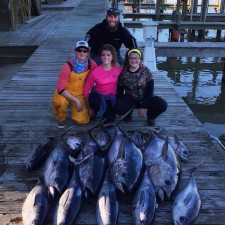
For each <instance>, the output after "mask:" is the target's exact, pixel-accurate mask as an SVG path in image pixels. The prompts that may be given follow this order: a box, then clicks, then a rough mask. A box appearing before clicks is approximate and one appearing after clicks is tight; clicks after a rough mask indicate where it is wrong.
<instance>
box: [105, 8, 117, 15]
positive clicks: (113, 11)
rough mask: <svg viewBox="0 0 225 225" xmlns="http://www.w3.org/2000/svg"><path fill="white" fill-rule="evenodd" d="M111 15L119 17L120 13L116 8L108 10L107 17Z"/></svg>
mask: <svg viewBox="0 0 225 225" xmlns="http://www.w3.org/2000/svg"><path fill="white" fill-rule="evenodd" d="M111 14H114V15H117V16H119V15H120V11H119V9H117V8H110V9H108V10H107V16H109V15H111Z"/></svg>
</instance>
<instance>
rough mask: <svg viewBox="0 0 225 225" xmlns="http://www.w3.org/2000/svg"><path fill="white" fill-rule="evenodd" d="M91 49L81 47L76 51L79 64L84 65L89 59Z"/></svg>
mask: <svg viewBox="0 0 225 225" xmlns="http://www.w3.org/2000/svg"><path fill="white" fill-rule="evenodd" d="M88 52H89V49H87V48H85V47H79V48H77V49H76V50H75V55H76V59H77V61H78V62H79V63H84V62H85V60H86V59H87V56H88Z"/></svg>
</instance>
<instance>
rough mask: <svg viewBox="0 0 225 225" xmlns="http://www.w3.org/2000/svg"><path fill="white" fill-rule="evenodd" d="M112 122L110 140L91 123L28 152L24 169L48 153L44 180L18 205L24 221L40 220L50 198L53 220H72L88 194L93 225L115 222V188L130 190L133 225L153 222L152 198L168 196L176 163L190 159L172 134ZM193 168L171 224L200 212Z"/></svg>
mask: <svg viewBox="0 0 225 225" xmlns="http://www.w3.org/2000/svg"><path fill="white" fill-rule="evenodd" d="M113 125H114V127H115V133H114V136H113V138H112V137H111V134H110V132H109V131H108V130H107V129H106V128H104V127H103V126H101V124H96V126H97V127H98V128H99V129H98V131H97V134H96V135H95V136H94V135H93V129H95V126H94V127H92V128H91V129H89V130H88V131H87V132H85V135H84V134H78V133H69V132H68V133H67V132H66V133H65V134H63V135H62V137H61V139H60V140H56V139H50V140H48V142H47V143H45V144H42V145H39V146H38V147H37V148H36V149H35V150H34V151H33V152H32V153H31V154H30V156H29V157H28V159H27V162H26V169H27V170H34V169H36V168H38V165H41V161H42V160H44V161H45V158H46V155H47V154H49V155H48V158H47V160H46V162H45V169H44V182H42V183H40V182H39V183H38V184H37V185H36V186H35V187H34V188H33V189H32V191H31V192H30V193H29V194H28V196H27V198H26V200H25V202H24V204H23V209H22V218H23V221H24V225H30V224H40V225H41V224H43V221H44V218H45V217H46V215H47V208H48V204H49V196H51V198H52V199H57V205H56V207H55V211H54V217H53V224H54V225H64V224H65V225H70V224H73V223H74V221H75V219H76V217H77V215H78V213H79V210H80V207H81V204H82V198H83V196H85V197H86V198H88V196H89V194H92V195H96V194H97V195H98V197H97V204H96V218H97V222H98V224H100V225H101V224H102V225H108V224H116V223H117V220H118V214H119V204H118V200H117V190H119V191H120V192H122V193H126V192H133V193H134V195H133V207H132V212H133V220H134V223H135V224H137V225H139V224H140V225H144V224H146V225H147V224H151V223H152V222H153V220H154V217H155V213H156V208H157V202H156V201H157V199H160V200H161V201H164V200H165V199H170V198H171V196H172V194H173V193H174V192H175V190H176V188H177V186H178V182H179V179H180V176H181V161H188V160H189V154H188V150H187V148H186V147H185V145H184V144H183V143H182V142H180V141H179V140H178V137H177V136H176V135H175V136H174V137H169V138H165V137H163V136H161V135H156V134H154V133H153V132H147V133H143V132H138V131H129V132H125V131H124V130H123V129H121V128H120V127H119V126H118V124H117V123H115V124H113ZM84 136H86V140H85V141H84ZM40 149H42V150H43V152H42V153H41V154H39V152H40V151H42V150H40ZM52 149H53V150H52ZM42 155H43V156H42ZM37 156H38V157H37ZM196 168H197V167H196ZM196 168H193V169H192V170H190V179H189V181H188V183H187V184H186V187H184V188H183V189H182V190H181V192H180V193H179V194H178V195H177V196H176V197H175V201H174V206H173V210H172V215H173V221H174V224H176V225H185V224H191V223H192V222H193V221H194V220H195V219H196V218H197V216H198V214H199V211H200V206H201V199H200V195H199V192H198V189H197V185H196V183H195V180H194V178H193V175H192V173H193V172H194V170H195V169H196ZM31 214H32V217H31V216H30V215H31ZM28 217H29V219H28ZM34 221H35V222H34Z"/></svg>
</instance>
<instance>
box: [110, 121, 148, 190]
mask: <svg viewBox="0 0 225 225" xmlns="http://www.w3.org/2000/svg"><path fill="white" fill-rule="evenodd" d="M115 127H116V134H115V137H114V141H113V143H112V145H111V147H110V150H109V159H110V162H111V164H110V176H111V178H112V180H113V182H114V184H115V185H116V187H117V188H118V189H119V190H120V191H122V192H124V188H123V186H125V187H126V189H127V190H129V191H132V190H133V189H134V187H135V186H136V184H137V183H138V181H139V178H140V177H141V175H142V172H143V166H144V160H143V155H142V152H141V150H140V149H139V148H138V147H137V146H136V145H135V144H134V142H133V141H132V139H131V138H129V137H128V136H127V135H126V134H125V133H124V131H123V130H122V129H120V128H119V127H118V126H117V125H116V124H115ZM111 160H112V161H111Z"/></svg>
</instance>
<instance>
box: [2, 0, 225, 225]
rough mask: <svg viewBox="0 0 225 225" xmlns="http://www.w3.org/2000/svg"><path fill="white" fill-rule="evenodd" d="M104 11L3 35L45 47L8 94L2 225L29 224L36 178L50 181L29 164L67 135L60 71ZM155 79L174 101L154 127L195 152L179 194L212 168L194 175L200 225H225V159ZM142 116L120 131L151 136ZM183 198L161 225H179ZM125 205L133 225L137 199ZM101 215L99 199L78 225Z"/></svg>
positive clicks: (166, 210) (49, 14)
mask: <svg viewBox="0 0 225 225" xmlns="http://www.w3.org/2000/svg"><path fill="white" fill-rule="evenodd" d="M69 1H71V2H72V0H68V2H69ZM104 4H105V2H104V1H103V0H96V1H84V0H83V1H81V2H80V3H79V5H77V7H75V8H73V9H69V10H63V11H60V10H57V11H56V10H51V11H50V10H49V11H45V12H43V13H46V16H44V17H43V18H42V20H40V21H39V22H37V23H35V25H34V26H31V24H29V23H27V24H22V25H21V26H20V27H18V29H17V31H15V32H11V33H9V32H3V33H0V47H1V46H18V45H19V46H30V45H34V46H38V47H37V49H36V50H35V52H34V53H33V54H32V56H31V57H30V58H29V59H28V60H27V61H26V63H25V64H24V65H23V66H22V67H21V69H20V70H19V71H18V73H16V74H15V75H14V76H13V78H12V79H11V80H10V82H9V83H7V84H6V85H5V87H4V89H3V90H2V91H1V93H0V108H1V110H0V137H1V138H0V201H1V204H0V224H1V225H15V224H16V225H22V218H21V208H22V204H23V202H24V200H25V198H26V195H27V193H29V191H30V190H31V188H33V187H34V185H35V184H36V178H38V177H41V176H42V174H43V170H42V169H40V170H37V171H33V172H27V171H26V170H25V161H26V158H27V156H28V155H29V153H30V152H31V151H32V150H33V149H34V148H35V147H36V146H37V145H38V144H40V143H43V142H44V141H45V140H46V137H52V136H54V137H57V136H59V135H60V134H62V133H63V131H61V130H59V129H58V128H57V127H56V122H55V119H54V117H53V115H52V105H51V100H52V96H53V93H54V89H55V87H56V82H57V78H58V74H59V70H60V67H61V65H62V64H63V63H64V62H65V61H66V60H67V59H68V58H70V57H71V56H72V55H73V49H74V42H75V41H78V40H80V39H82V38H83V37H84V35H85V32H86V31H87V30H88V29H89V28H90V27H92V26H93V25H94V24H96V23H98V22H100V21H101V20H102V19H103V18H104V16H105V14H104V7H105V5H104ZM32 29H33V30H32ZM35 32H36V33H35ZM29 35H31V36H29ZM16 40H18V42H17V41H16ZM154 78H155V89H156V91H155V94H156V95H160V96H162V97H163V98H164V99H165V100H166V101H167V102H168V110H167V112H166V113H164V114H163V115H161V116H160V117H159V118H157V121H156V126H155V127H154V128H155V129H160V128H162V127H164V134H165V135H168V136H173V135H174V134H175V133H176V134H177V135H178V137H179V138H180V140H181V141H182V142H183V143H184V144H185V145H186V146H187V148H188V149H189V153H190V160H189V161H188V162H187V163H182V171H183V173H182V177H181V181H180V184H179V189H181V188H182V187H183V186H184V184H185V183H186V181H187V179H188V174H187V172H186V171H185V170H186V169H188V168H191V167H192V166H194V165H196V164H198V163H200V162H202V161H204V163H203V165H202V166H201V167H200V168H199V169H198V170H197V171H196V172H195V173H194V177H195V180H196V183H197V185H198V188H199V191H200V194H201V198H202V208H201V214H200V215H199V217H198V219H197V221H196V222H195V224H201V225H210V224H214V225H224V221H225V195H224V192H225V164H224V161H225V152H224V151H223V150H222V149H221V147H220V146H219V145H218V144H217V143H214V142H212V141H211V140H210V138H209V136H208V134H207V131H206V130H205V128H204V127H203V125H202V124H201V123H200V122H199V121H198V120H197V118H196V117H195V115H194V114H193V113H192V111H191V110H190V109H189V108H188V106H187V105H186V103H185V102H184V101H183V100H182V99H181V98H180V97H179V96H178V95H177V93H176V92H175V90H174V88H173V86H172V85H171V84H169V83H168V81H167V79H166V75H165V74H164V73H163V72H157V73H154ZM134 114H135V115H134V121H132V122H131V123H125V122H121V124H120V126H121V127H122V128H124V129H125V130H146V131H147V130H150V129H151V127H148V126H147V124H146V119H140V118H137V116H136V111H135V113H134ZM91 125H93V122H92V123H90V124H88V125H83V126H76V125H75V124H74V123H73V122H72V121H71V120H70V119H68V121H67V124H66V126H67V128H69V127H70V126H76V130H77V131H86V130H87V128H88V127H90V126H91ZM112 132H113V130H112ZM175 196H176V194H175ZM175 196H173V198H172V199H171V200H169V201H165V202H158V208H157V212H156V217H155V221H154V224H155V225H170V224H172V206H173V200H174V197H175ZM119 205H120V212H119V221H118V224H121V225H130V224H132V211H131V208H132V198H131V196H130V195H128V196H122V195H121V194H120V195H119ZM95 208H96V202H95V198H93V199H88V200H83V204H82V208H81V211H80V213H79V216H78V218H77V220H76V222H75V224H78V225H81V224H85V225H93V224H97V222H96V217H95ZM51 221H52V211H49V213H48V218H47V222H46V225H50V224H52V223H51Z"/></svg>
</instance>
